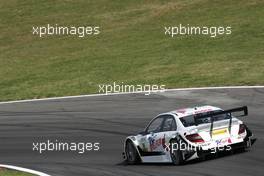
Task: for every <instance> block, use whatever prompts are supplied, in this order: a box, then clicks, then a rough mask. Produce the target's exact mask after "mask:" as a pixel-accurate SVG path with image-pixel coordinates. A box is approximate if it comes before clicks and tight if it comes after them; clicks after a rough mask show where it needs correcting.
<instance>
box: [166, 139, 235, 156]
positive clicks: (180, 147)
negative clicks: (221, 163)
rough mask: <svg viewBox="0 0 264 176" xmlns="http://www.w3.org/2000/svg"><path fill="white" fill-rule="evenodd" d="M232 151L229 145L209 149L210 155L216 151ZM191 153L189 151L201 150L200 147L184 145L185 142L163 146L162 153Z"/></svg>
mask: <svg viewBox="0 0 264 176" xmlns="http://www.w3.org/2000/svg"><path fill="white" fill-rule="evenodd" d="M231 149H232V147H231V146H230V145H217V146H215V147H212V148H210V153H212V154H214V153H216V152H218V151H230V150H231ZM177 150H180V151H191V150H195V151H197V150H200V151H202V150H203V147H202V145H198V146H196V147H194V146H192V145H190V144H186V143H185V142H182V141H180V142H175V143H171V144H170V145H166V144H165V148H164V151H170V152H172V153H173V152H174V151H177Z"/></svg>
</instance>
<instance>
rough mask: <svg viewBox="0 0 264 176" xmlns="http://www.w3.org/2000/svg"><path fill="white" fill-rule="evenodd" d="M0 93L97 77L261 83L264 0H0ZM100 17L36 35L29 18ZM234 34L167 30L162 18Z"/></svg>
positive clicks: (68, 85) (85, 84) (46, 91)
mask: <svg viewBox="0 0 264 176" xmlns="http://www.w3.org/2000/svg"><path fill="white" fill-rule="evenodd" d="M0 6H1V8H0V19H1V23H0V29H1V33H0V90H1V91H0V101H4V100H14V99H27V98H42V97H54V96H65V95H79V94H89V93H97V92H98V84H106V83H112V82H113V81H115V82H124V83H125V84H165V85H166V88H177V87H199V86H223V85H263V84H264V56H263V54H264V48H263V46H264V40H263V39H264V33H263V31H264V30H263V28H264V9H263V6H264V2H263V1H262V0H253V1H248V0H233V1H229V0H222V1H216V0H197V1H189V0H177V1H175V0H146V1H140V0H135V1H130V0H114V1H110V0H97V1H92V0H89V1H88V0H78V1H72V0H58V1H53V0H38V1H34V0H24V1H19V0H10V1H5V0H0ZM47 24H54V25H55V24H59V25H64V26H85V25H87V26H88V25H96V26H100V27H101V34H100V35H98V36H90V37H86V38H78V37H76V36H49V37H43V38H39V37H37V36H34V35H32V26H44V25H47ZM179 24H185V25H187V24H190V25H192V26H231V27H232V34H231V35H227V36H219V37H216V38H210V37H209V36H182V37H175V38H170V37H168V36H165V35H164V26H176V25H179Z"/></svg>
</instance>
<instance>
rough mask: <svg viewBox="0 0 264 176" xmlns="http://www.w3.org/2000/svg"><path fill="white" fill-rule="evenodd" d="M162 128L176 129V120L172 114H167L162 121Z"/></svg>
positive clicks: (165, 129)
mask: <svg viewBox="0 0 264 176" xmlns="http://www.w3.org/2000/svg"><path fill="white" fill-rule="evenodd" d="M162 129H163V130H162V131H175V130H176V122H175V119H174V118H173V117H172V116H167V118H166V119H165V120H164V122H163V128H162Z"/></svg>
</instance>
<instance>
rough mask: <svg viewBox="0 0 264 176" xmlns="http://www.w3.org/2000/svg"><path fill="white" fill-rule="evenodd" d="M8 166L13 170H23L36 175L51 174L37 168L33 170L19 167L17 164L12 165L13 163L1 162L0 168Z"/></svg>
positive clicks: (45, 175) (46, 175)
mask: <svg viewBox="0 0 264 176" xmlns="http://www.w3.org/2000/svg"><path fill="white" fill-rule="evenodd" d="M1 167H2V168H6V169H12V170H16V171H21V172H26V173H29V174H34V175H38V176H50V175H48V174H45V173H43V172H39V171H35V170H31V169H27V168H23V167H17V166H11V165H5V164H0V168H1Z"/></svg>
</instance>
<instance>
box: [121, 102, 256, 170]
mask: <svg viewBox="0 0 264 176" xmlns="http://www.w3.org/2000/svg"><path fill="white" fill-rule="evenodd" d="M247 115H248V108H247V106H244V107H239V108H233V109H229V110H223V109H221V108H218V107H214V106H200V107H194V108H185V109H178V110H175V111H171V112H167V113H162V114H159V115H158V116H156V117H155V118H153V119H152V120H151V121H150V123H149V124H148V125H147V127H146V128H145V130H144V131H142V132H140V133H139V134H137V135H134V136H128V137H127V138H126V139H125V142H124V152H123V157H124V159H125V160H126V162H127V163H128V164H136V163H140V162H142V163H153V162H157V163H164V162H165V163H173V164H174V165H181V164H183V163H185V162H186V161H190V160H193V159H197V158H205V157H206V156H207V155H213V154H215V153H219V152H222V151H223V152H224V151H234V150H237V149H242V150H247V149H249V148H250V147H251V145H252V144H254V142H255V141H256V138H253V134H252V132H251V131H250V130H249V129H248V127H247V126H246V125H245V124H244V123H243V122H242V121H241V120H239V119H238V118H237V117H242V116H247Z"/></svg>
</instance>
